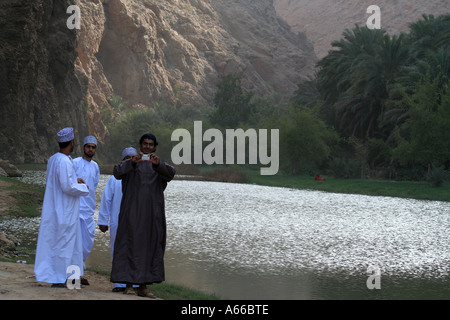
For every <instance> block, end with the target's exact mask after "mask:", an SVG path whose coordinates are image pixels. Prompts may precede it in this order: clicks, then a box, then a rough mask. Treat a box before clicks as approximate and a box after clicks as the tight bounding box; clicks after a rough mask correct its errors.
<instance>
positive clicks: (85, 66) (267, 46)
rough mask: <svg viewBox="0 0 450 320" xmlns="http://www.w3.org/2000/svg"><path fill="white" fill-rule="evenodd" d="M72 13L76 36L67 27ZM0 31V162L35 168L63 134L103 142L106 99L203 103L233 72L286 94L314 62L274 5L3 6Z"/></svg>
mask: <svg viewBox="0 0 450 320" xmlns="http://www.w3.org/2000/svg"><path fill="white" fill-rule="evenodd" d="M73 4H76V5H77V6H79V8H80V10H81V29H80V30H69V29H68V28H67V26H66V21H67V19H68V18H69V16H70V13H67V12H66V10H67V8H68V7H69V5H73ZM0 30H1V32H0V41H1V46H0V70H1V71H0V107H1V109H2V113H3V117H1V120H0V121H1V122H0V124H1V126H0V156H2V157H3V158H5V159H9V160H11V161H12V162H15V163H21V162H44V161H45V160H46V159H47V158H48V156H49V155H51V154H52V153H53V152H54V151H55V149H56V148H55V139H54V135H55V133H56V132H57V131H58V130H59V129H61V128H62V127H64V126H67V125H72V126H74V127H75V128H76V130H77V133H78V137H80V138H81V139H82V138H83V137H84V136H85V135H86V134H88V133H90V134H94V135H96V136H97V137H98V139H99V141H100V143H102V142H103V141H104V139H105V137H107V135H108V132H107V130H106V128H105V126H104V124H103V123H102V121H101V119H100V114H101V112H102V110H103V109H105V108H110V106H109V105H108V103H107V100H108V98H109V97H111V96H113V95H117V96H120V97H122V98H123V99H124V100H126V101H127V102H129V103H131V104H133V105H136V106H141V107H142V106H150V107H151V106H152V105H154V104H155V103H156V102H158V103H163V104H165V105H168V106H178V107H182V106H183V105H197V106H201V105H210V104H211V103H212V99H213V96H214V93H215V90H216V83H217V82H218V81H220V80H221V79H223V78H224V77H225V76H226V75H228V74H235V75H236V74H239V75H241V76H242V83H243V85H244V86H245V88H246V89H248V90H252V91H253V92H255V93H259V94H269V93H272V92H274V91H277V92H280V93H281V94H282V95H283V96H289V95H291V94H292V93H293V91H294V90H295V89H296V86H297V84H298V83H299V82H300V81H301V80H302V79H305V77H307V75H309V74H311V73H312V72H313V68H314V65H315V62H316V60H317V59H316V56H315V53H314V49H313V46H312V44H311V43H310V42H309V41H308V40H307V39H306V37H305V36H304V35H303V34H297V33H293V32H292V31H291V30H290V27H289V26H288V24H287V23H286V22H285V21H284V20H282V19H281V18H279V16H278V15H277V13H276V11H275V8H274V6H273V1H272V0H227V1H215V0H73V1H69V0H58V1H44V0H35V1H27V0H2V1H1V3H0ZM77 142H79V140H78V141H77ZM78 150H79V149H78Z"/></svg>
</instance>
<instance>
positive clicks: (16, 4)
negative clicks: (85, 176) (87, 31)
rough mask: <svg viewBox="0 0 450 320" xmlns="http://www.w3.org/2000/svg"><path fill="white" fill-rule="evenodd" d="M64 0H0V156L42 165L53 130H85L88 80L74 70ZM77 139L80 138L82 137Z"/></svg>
mask: <svg viewBox="0 0 450 320" xmlns="http://www.w3.org/2000/svg"><path fill="white" fill-rule="evenodd" d="M70 4H71V1H69V0H60V1H44V0H35V1H28V0H2V1H1V2H0V30H1V31H0V108H1V109H0V111H1V116H0V157H2V158H4V159H8V160H10V161H11V162H14V163H23V162H28V163H43V162H45V161H46V159H47V158H48V156H49V155H50V154H52V153H53V152H55V151H56V150H57V141H56V133H57V132H58V131H59V130H60V129H61V128H63V127H65V126H69V125H72V126H74V127H75V128H76V131H77V140H76V142H77V144H78V142H79V137H80V136H81V137H82V136H83V135H85V134H87V133H88V126H87V122H88V118H87V114H86V111H85V109H86V106H85V99H84V97H85V91H86V89H87V86H86V85H85V82H87V78H85V76H84V74H82V73H77V72H76V70H75V69H74V62H75V59H76V58H77V52H76V50H75V49H76V33H75V32H74V31H73V30H69V29H68V28H67V27H66V19H67V17H68V15H67V14H66V9H67V7H68V6H69V5H70ZM81 139H82V138H81Z"/></svg>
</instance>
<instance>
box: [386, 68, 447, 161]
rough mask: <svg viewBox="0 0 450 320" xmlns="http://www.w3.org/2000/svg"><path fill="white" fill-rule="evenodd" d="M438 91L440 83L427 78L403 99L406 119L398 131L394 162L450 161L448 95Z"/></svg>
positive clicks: (436, 79)
mask: <svg viewBox="0 0 450 320" xmlns="http://www.w3.org/2000/svg"><path fill="white" fill-rule="evenodd" d="M438 87H439V79H438V78H435V79H434V80H430V79H429V77H426V78H425V79H424V81H422V82H421V83H420V84H419V85H418V88H417V92H416V94H415V95H413V96H406V97H405V99H404V103H405V104H406V106H407V109H408V113H409V118H408V119H407V120H406V122H405V124H404V126H403V127H402V128H401V129H397V132H396V140H397V146H396V147H395V148H394V149H393V159H394V160H397V161H399V163H400V164H402V165H411V164H419V165H422V166H427V165H429V164H431V163H438V164H445V163H448V161H450V131H449V128H450V95H449V94H444V93H443V92H442V90H441V89H439V88H438Z"/></svg>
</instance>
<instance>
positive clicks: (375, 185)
mask: <svg viewBox="0 0 450 320" xmlns="http://www.w3.org/2000/svg"><path fill="white" fill-rule="evenodd" d="M245 173H246V175H247V177H248V180H249V183H253V184H258V185H265V186H272V187H286V188H293V189H302V190H316V191H325V192H334V193H346V194H361V195H368V196H385V197H398V198H411V199H417V200H432V201H450V183H444V185H443V186H440V187H432V186H430V184H429V183H428V182H426V181H394V180H369V179H337V178H333V177H322V178H324V180H323V181H315V180H314V177H311V176H303V175H285V174H277V175H274V176H261V175H260V174H259V172H257V171H250V170H247V171H245Z"/></svg>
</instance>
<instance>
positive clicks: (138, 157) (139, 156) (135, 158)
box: [131, 152, 143, 163]
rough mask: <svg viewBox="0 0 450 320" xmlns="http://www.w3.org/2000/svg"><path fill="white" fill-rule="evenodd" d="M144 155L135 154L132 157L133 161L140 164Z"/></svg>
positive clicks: (140, 153)
mask: <svg viewBox="0 0 450 320" xmlns="http://www.w3.org/2000/svg"><path fill="white" fill-rule="evenodd" d="M142 155H143V153H142V152H139V153H138V154H135V155H134V156H132V157H131V161H132V162H133V163H138V162H139V161H141V158H142Z"/></svg>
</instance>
